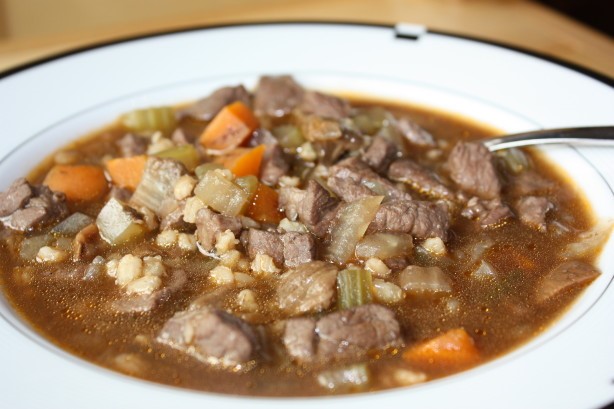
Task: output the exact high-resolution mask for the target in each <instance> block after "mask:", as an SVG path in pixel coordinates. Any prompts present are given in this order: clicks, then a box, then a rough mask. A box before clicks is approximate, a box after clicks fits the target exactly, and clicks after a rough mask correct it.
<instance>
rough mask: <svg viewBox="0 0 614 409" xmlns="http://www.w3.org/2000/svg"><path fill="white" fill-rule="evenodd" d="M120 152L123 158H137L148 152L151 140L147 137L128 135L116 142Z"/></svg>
mask: <svg viewBox="0 0 614 409" xmlns="http://www.w3.org/2000/svg"><path fill="white" fill-rule="evenodd" d="M116 144H117V147H118V148H119V152H120V154H121V155H122V156H137V155H143V154H145V153H146V152H147V146H149V138H147V137H145V136H139V135H135V134H133V133H127V134H126V135H124V136H123V137H122V138H121V139H120V140H118V141H117V142H116Z"/></svg>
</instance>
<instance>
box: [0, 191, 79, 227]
mask: <svg viewBox="0 0 614 409" xmlns="http://www.w3.org/2000/svg"><path fill="white" fill-rule="evenodd" d="M24 182H25V179H24V180H23V181H19V180H18V181H16V182H15V183H14V184H13V185H12V186H11V187H10V188H9V190H8V191H7V192H6V194H7V198H6V199H7V201H9V202H10V203H7V204H5V209H4V210H5V212H6V211H7V210H10V209H12V208H14V207H15V206H16V205H17V204H19V205H20V206H19V207H18V208H17V209H16V210H14V211H13V212H11V213H10V214H8V215H6V216H4V217H2V218H0V220H1V221H2V223H3V224H4V225H5V226H6V227H8V228H10V229H13V230H18V231H26V230H29V229H31V228H32V227H34V226H36V225H41V224H46V223H49V222H52V221H54V220H57V219H62V218H64V217H66V215H67V214H68V208H67V206H66V196H65V195H64V194H63V193H59V192H53V191H51V189H49V188H48V187H47V186H42V185H41V186H32V185H30V184H28V182H25V183H26V184H27V186H24ZM28 188H29V189H30V191H31V193H32V194H31V195H30V197H29V198H28V199H25V197H26V196H28V194H27V193H26V191H27V189H28ZM11 189H13V190H12V192H11ZM9 196H12V197H9Z"/></svg>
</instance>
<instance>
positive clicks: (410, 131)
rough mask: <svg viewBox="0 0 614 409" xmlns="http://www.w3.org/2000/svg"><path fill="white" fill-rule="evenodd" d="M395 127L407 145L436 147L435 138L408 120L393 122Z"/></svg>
mask: <svg viewBox="0 0 614 409" xmlns="http://www.w3.org/2000/svg"><path fill="white" fill-rule="evenodd" d="M395 125H396V128H397V129H398V130H399V132H400V133H401V135H403V137H404V138H405V139H406V140H407V141H408V142H409V143H411V144H413V145H417V146H424V147H435V146H436V143H435V138H433V136H432V135H431V134H430V133H428V132H427V131H426V130H425V129H424V128H422V127H421V126H420V125H418V124H417V123H415V122H414V121H411V120H409V119H408V118H401V119H399V120H398V121H396V122H395Z"/></svg>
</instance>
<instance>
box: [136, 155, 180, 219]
mask: <svg viewBox="0 0 614 409" xmlns="http://www.w3.org/2000/svg"><path fill="white" fill-rule="evenodd" d="M184 173H185V168H184V167H183V165H182V164H181V163H179V162H177V161H175V160H172V159H164V158H157V157H155V156H151V157H149V158H148V159H147V162H146V163H145V170H144V171H143V177H142V178H141V182H140V183H139V184H138V186H137V187H136V190H135V191H134V194H133V195H132V197H131V198H130V205H131V206H133V207H135V208H137V209H138V208H140V207H142V206H144V207H146V208H148V209H150V210H151V211H153V212H155V213H156V214H157V215H158V216H162V215H164V212H165V211H168V209H165V208H164V204H165V203H168V202H171V201H172V202H175V192H174V190H175V183H177V180H179V178H180V177H181V176H182V175H183V174H184Z"/></svg>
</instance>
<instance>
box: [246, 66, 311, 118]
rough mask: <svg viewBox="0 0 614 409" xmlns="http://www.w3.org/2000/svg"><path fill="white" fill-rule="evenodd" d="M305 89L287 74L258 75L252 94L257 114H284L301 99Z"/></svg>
mask: <svg viewBox="0 0 614 409" xmlns="http://www.w3.org/2000/svg"><path fill="white" fill-rule="evenodd" d="M304 93H305V91H304V90H303V87H301V86H300V85H299V84H298V83H297V82H296V81H294V79H293V78H292V77H291V76H289V75H281V76H276V77H273V76H263V77H260V81H259V82H258V88H257V89H256V93H255V94H254V111H255V113H256V114H257V115H270V116H284V115H287V114H289V113H290V112H291V111H292V110H293V109H294V108H295V107H296V106H297V105H298V104H299V103H300V102H301V100H302V99H303V95H304Z"/></svg>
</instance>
